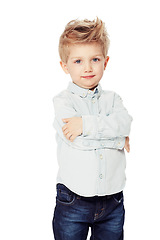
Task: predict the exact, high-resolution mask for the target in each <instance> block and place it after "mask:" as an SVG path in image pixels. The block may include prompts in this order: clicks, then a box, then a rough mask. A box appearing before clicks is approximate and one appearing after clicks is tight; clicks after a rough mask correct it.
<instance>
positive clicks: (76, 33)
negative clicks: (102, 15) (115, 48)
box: [59, 18, 110, 63]
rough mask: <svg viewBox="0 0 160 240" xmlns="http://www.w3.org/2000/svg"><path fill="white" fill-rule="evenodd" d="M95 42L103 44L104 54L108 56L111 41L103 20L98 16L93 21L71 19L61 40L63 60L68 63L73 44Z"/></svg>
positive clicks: (60, 49)
mask: <svg viewBox="0 0 160 240" xmlns="http://www.w3.org/2000/svg"><path fill="white" fill-rule="evenodd" d="M94 42H95V43H99V44H100V45H101V47H102V52H103V56H104V58H106V57H107V53H108V48H109V43H110V41H109V37H108V33H107V31H106V28H105V24H104V22H102V20H100V19H99V18H96V19H95V20H93V21H90V20H88V19H84V20H72V21H70V22H69V23H68V24H67V25H66V27H65V30H64V32H63V33H62V35H61V37H60V40H59V55H60V58H61V60H62V62H65V63H67V61H68V56H69V46H70V45H71V44H84V43H94Z"/></svg>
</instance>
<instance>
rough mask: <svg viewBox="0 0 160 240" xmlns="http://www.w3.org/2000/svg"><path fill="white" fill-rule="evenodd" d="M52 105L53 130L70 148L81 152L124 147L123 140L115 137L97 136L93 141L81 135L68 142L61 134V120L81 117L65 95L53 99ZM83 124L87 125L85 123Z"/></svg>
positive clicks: (92, 138) (62, 124)
mask: <svg viewBox="0 0 160 240" xmlns="http://www.w3.org/2000/svg"><path fill="white" fill-rule="evenodd" d="M53 103H54V110H55V119H54V128H55V129H56V131H57V134H58V136H59V137H60V138H61V139H62V140H63V141H65V143H67V144H68V145H70V146H71V147H73V148H78V149H81V150H94V149H98V148H114V149H122V148H123V147H124V143H125V138H124V137H117V136H115V137H112V138H106V139H105V138H104V137H103V136H102V137H100V135H99V137H98V138H97V139H95V138H94V136H93V137H92V136H91V138H90V139H89V138H88V136H86V135H85V134H84V133H83V134H82V135H81V136H78V137H76V139H75V140H74V141H73V142H71V141H69V140H68V139H66V137H65V136H64V134H63V132H62V127H63V126H64V125H65V123H63V121H62V119H63V118H71V117H81V115H80V114H79V113H78V112H77V111H76V109H75V108H74V105H73V104H72V102H71V101H70V100H69V97H68V96H67V94H65V95H64V94H59V95H58V96H56V97H54V99H53ZM85 117H91V118H92V117H95V116H91V115H90V116H85ZM85 123H86V124H87V121H86V122H85ZM92 124H93V123H92Z"/></svg>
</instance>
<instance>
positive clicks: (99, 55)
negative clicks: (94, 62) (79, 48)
mask: <svg viewBox="0 0 160 240" xmlns="http://www.w3.org/2000/svg"><path fill="white" fill-rule="evenodd" d="M101 56H103V54H102V53H100V54H96V55H94V56H92V57H91V58H95V57H101ZM77 58H83V56H81V57H72V58H71V59H77Z"/></svg>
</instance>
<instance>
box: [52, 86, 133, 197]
mask: <svg viewBox="0 0 160 240" xmlns="http://www.w3.org/2000/svg"><path fill="white" fill-rule="evenodd" d="M53 102H54V110H55V119H54V127H55V129H56V140H57V158H58V164H59V170H58V175H57V183H62V184H64V185H66V186H67V187H68V188H69V189H70V190H71V191H73V192H75V193H77V194H79V195H81V196H85V197H91V196H95V195H98V196H103V195H110V194H114V193H117V192H119V191H121V190H123V188H124V186H125V181H126V177H125V167H126V159H125V153H124V144H125V137H126V136H129V133H130V126H131V122H132V117H131V116H130V115H129V114H128V112H127V110H126V109H125V108H124V106H123V103H122V99H121V98H120V96H119V95H117V94H116V93H115V92H112V91H104V90H102V88H101V85H100V84H99V85H98V86H97V87H96V88H95V89H94V91H91V90H88V89H84V88H81V87H79V86H77V85H76V84H74V83H73V82H70V83H69V85H68V88H67V90H64V91H62V92H61V93H59V94H58V95H57V96H55V97H54V98H53ZM71 117H82V120H83V133H82V135H80V136H78V137H76V139H75V140H74V141H73V142H71V141H69V140H67V139H66V137H65V136H64V135H63V132H62V127H63V126H64V124H65V123H63V121H62V119H63V118H71Z"/></svg>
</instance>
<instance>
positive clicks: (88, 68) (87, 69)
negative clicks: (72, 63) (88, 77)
mask: <svg viewBox="0 0 160 240" xmlns="http://www.w3.org/2000/svg"><path fill="white" fill-rule="evenodd" d="M84 71H85V72H92V64H91V62H86V63H85V66H84Z"/></svg>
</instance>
